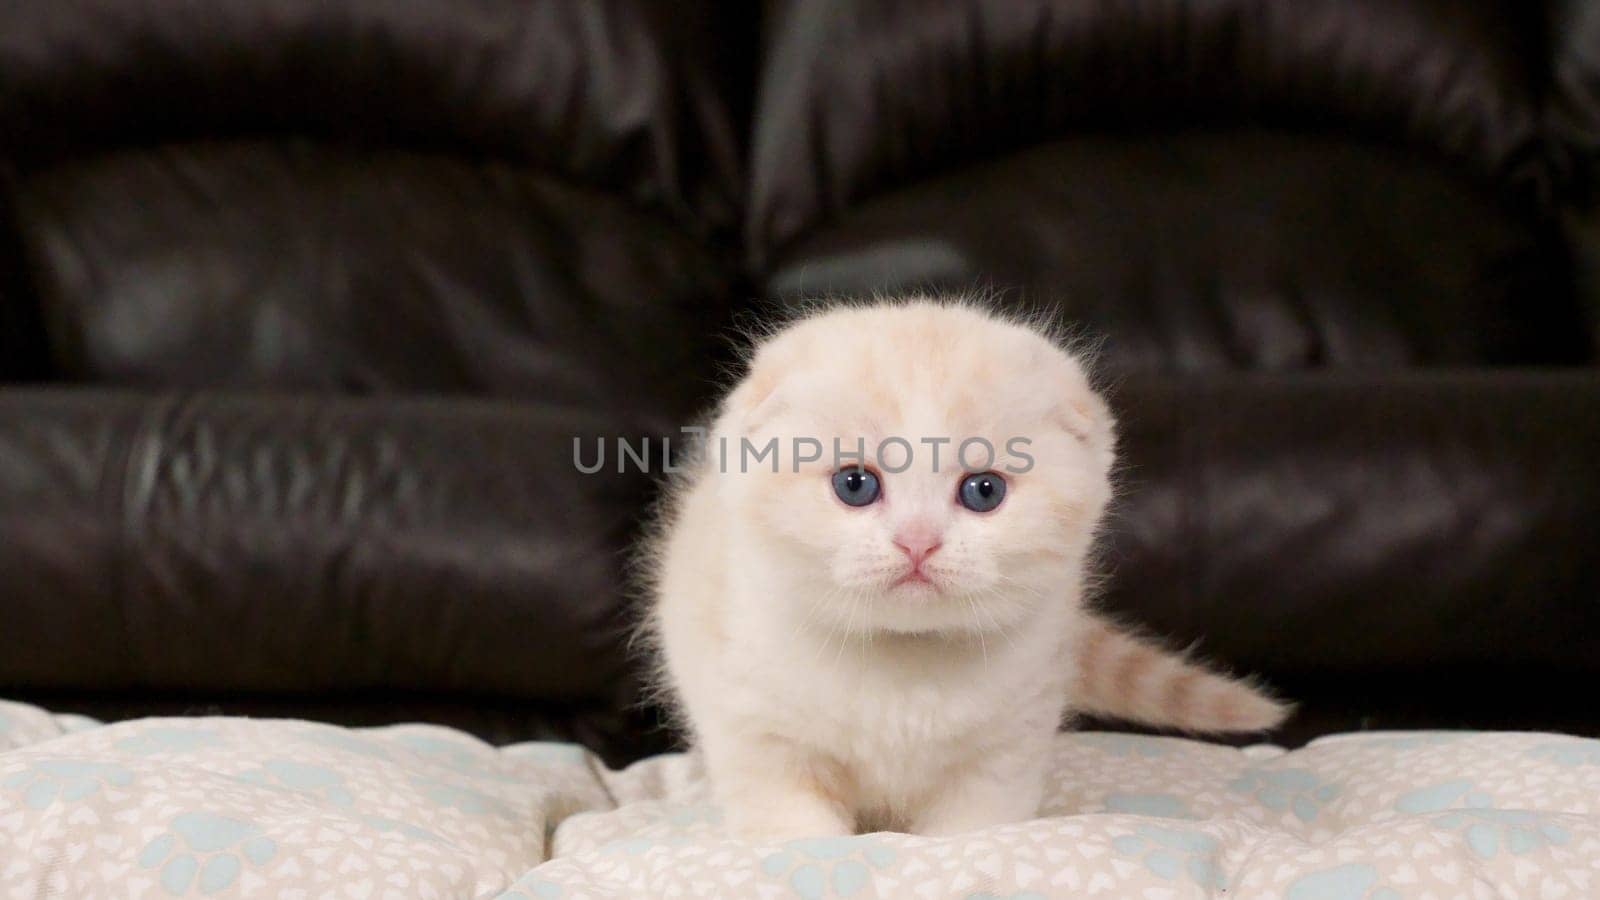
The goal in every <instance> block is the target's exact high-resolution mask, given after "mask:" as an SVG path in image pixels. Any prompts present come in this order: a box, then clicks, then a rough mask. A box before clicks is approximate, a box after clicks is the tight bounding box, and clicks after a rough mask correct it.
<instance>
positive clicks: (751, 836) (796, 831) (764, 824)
mask: <svg viewBox="0 0 1600 900" xmlns="http://www.w3.org/2000/svg"><path fill="white" fill-rule="evenodd" d="M728 830H729V831H730V832H732V834H733V836H734V837H736V838H738V839H739V840H742V841H749V842H750V843H752V844H782V843H786V842H788V841H794V840H799V839H801V838H822V837H849V836H850V835H852V834H854V833H855V827H854V824H853V823H851V822H848V821H846V820H845V819H844V818H843V817H842V816H839V815H837V814H835V813H833V812H832V811H830V810H827V809H822V808H814V809H789V810H785V811H782V812H777V811H772V810H742V811H741V810H733V811H730V814H729V816H728Z"/></svg>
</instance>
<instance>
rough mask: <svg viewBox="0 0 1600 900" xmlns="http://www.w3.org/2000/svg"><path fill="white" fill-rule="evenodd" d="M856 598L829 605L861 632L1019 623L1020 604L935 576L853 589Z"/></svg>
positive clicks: (842, 623) (985, 630) (940, 631)
mask: <svg viewBox="0 0 1600 900" xmlns="http://www.w3.org/2000/svg"><path fill="white" fill-rule="evenodd" d="M854 596H855V597H856V598H857V599H856V600H855V602H853V603H846V604H845V605H844V606H843V607H841V608H839V609H834V610H830V615H829V618H832V619H836V620H837V622H838V625H839V627H841V628H845V629H847V630H849V631H853V632H856V633H858V634H867V633H873V632H876V633H880V634H889V635H901V636H916V635H926V636H941V637H956V636H966V635H984V634H992V633H995V632H1000V631H1007V630H1010V629H1011V628H1014V627H1016V626H1017V624H1018V623H1019V616H1020V617H1021V618H1026V616H1025V615H1022V613H1023V612H1024V611H1023V610H1022V609H1021V608H1020V607H1018V606H1015V605H1011V604H1002V605H1001V608H994V606H993V604H991V603H989V602H985V601H984V600H979V599H976V598H975V597H973V596H971V595H970V594H968V593H966V592H963V591H960V590H958V589H956V588H954V587H952V586H949V585H944V584H940V583H939V582H938V581H937V580H934V581H929V580H909V581H908V580H901V581H897V582H895V583H893V584H891V585H888V586H886V587H883V588H880V589H878V590H876V591H873V592H872V593H871V594H870V595H867V596H861V595H860V594H855V595H854ZM991 597H992V595H991Z"/></svg>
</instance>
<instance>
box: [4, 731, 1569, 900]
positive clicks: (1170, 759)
mask: <svg viewBox="0 0 1600 900" xmlns="http://www.w3.org/2000/svg"><path fill="white" fill-rule="evenodd" d="M0 748H3V749H0V894H3V895H4V896H8V897H12V896H70V897H78V898H92V897H113V896H115V897H119V898H125V897H167V896H278V897H296V896H304V897H322V896H328V897H345V896H350V897H448V898H454V897H500V898H507V900H512V898H517V900H520V898H533V897H563V898H578V897H639V896H729V897H772V898H778V897H800V898H822V897H863V898H865V897H968V898H997V897H1028V898H1037V897H1079V896H1095V895H1100V896H1105V897H1148V898H1162V897H1168V898H1178V897H1286V898H1293V900H1311V898H1340V900H1343V898H1350V900H1356V898H1384V900H1397V898H1425V897H1440V898H1444V897H1477V896H1482V897H1491V896H1502V897H1504V896H1540V897H1560V896H1569V897H1585V896H1594V894H1595V891H1596V890H1600V741H1596V740H1590V739H1583V738H1573V737H1564V736H1561V735H1556V734H1539V733H1528V732H1477V733H1473V732H1383V733H1377V732H1374V733H1354V734H1344V735H1335V736H1330V737H1324V738H1321V739H1319V740H1316V741H1314V742H1312V743H1311V744H1309V745H1307V746H1306V747H1303V748H1301V749H1298V750H1293V751H1285V750H1283V749H1281V748H1278V747H1273V746H1267V745H1259V746H1254V747H1247V748H1243V749H1236V748H1231V747H1222V746H1217V745H1212V744H1207V743H1202V742H1200V741H1193V740H1184V739H1178V738H1164V737H1144V736H1131V735H1122V734H1112V733H1097V732H1090V733H1068V734H1063V735H1061V737H1060V739H1059V743H1058V744H1057V750H1056V761H1055V777H1054V778H1053V780H1052V783H1051V789H1050V791H1049V798H1048V801H1047V803H1046V808H1045V810H1044V812H1043V815H1042V816H1041V817H1040V818H1039V819H1036V820H1034V821H1031V822H1025V823H1019V824H1015V825H1009V826H1005V827H999V828H993V829H989V830H987V831H983V832H978V833H974V834H970V835H965V836H959V837H952V838H941V839H932V838H921V837H912V836H907V835H899V834H871V835H863V836H859V837H852V838H844V839H840V838H826V839H815V840H801V841H794V842H791V843H788V844H783V845H772V846H759V845H751V844H746V843H741V842H738V841H734V840H730V839H728V838H726V837H724V836H723V834H722V832H721V828H720V822H719V814H718V811H717V810H716V808H715V807H713V806H711V805H710V804H709V803H708V802H707V801H708V798H707V791H706V786H705V783H704V780H703V778H702V777H701V771H700V769H699V767H698V765H697V762H696V760H695V758H694V757H693V756H691V755H684V754H668V755H663V756H656V757H652V758H649V759H646V760H643V761H641V762H638V763H635V764H634V765H632V766H629V767H628V768H626V769H623V770H621V771H615V770H610V769H607V768H606V767H604V766H603V765H601V764H600V763H599V762H598V760H597V759H596V757H594V756H593V755H592V754H590V753H588V752H587V751H585V750H584V749H583V748H581V747H578V746H576V745H572V744H558V743H524V744H517V745H512V746H508V747H502V748H498V749H497V748H494V747H491V746H490V745H488V744H485V743H482V742H480V741H479V740H477V739H476V738H473V737H471V736H469V735H467V734H465V733H463V732H458V731H454V730H451V729H447V728H443V727H440V726H434V725H394V726H388V727H381V728H361V729H347V728H341V727H336V726H331V725H324V724H318V723H312V722H305V721H293V720H266V719H244V718H167V719H140V720H133V721H127V722H121V723H118V724H113V725H100V724H98V723H96V722H93V721H92V720H88V719H84V718H82V717H77V716H54V715H51V714H49V713H47V712H45V711H44V710H41V709H39V708H37V707H32V706H27V705H24V704H19V703H0Z"/></svg>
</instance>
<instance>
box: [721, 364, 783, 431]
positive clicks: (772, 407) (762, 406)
mask: <svg viewBox="0 0 1600 900" xmlns="http://www.w3.org/2000/svg"><path fill="white" fill-rule="evenodd" d="M782 383H783V380H782V379H781V378H780V377H779V376H778V375H777V373H776V372H774V371H772V367H771V366H763V365H752V366H751V368H750V371H749V372H748V373H747V374H746V375H745V377H744V380H743V381H740V382H739V383H738V384H737V385H735V386H734V388H733V390H732V391H730V392H729V393H728V396H727V397H726V398H725V399H724V400H723V401H722V413H721V415H720V416H719V417H718V418H719V419H720V420H721V422H722V424H723V426H724V428H725V429H727V430H730V431H734V432H738V433H742V434H748V433H749V432H751V431H754V430H755V429H757V428H759V427H761V425H763V424H764V423H765V422H766V421H767V420H769V419H771V418H772V417H773V416H774V415H776V414H777V413H778V411H779V410H781V409H783V405H784V401H783V398H782V391H781V390H780V388H781V385H782Z"/></svg>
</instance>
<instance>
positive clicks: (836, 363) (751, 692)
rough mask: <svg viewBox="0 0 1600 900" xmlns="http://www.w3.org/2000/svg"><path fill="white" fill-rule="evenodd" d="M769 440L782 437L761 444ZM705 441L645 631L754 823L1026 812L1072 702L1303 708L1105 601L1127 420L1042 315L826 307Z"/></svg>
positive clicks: (731, 397) (943, 830)
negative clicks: (1174, 644) (1099, 562)
mask: <svg viewBox="0 0 1600 900" xmlns="http://www.w3.org/2000/svg"><path fill="white" fill-rule="evenodd" d="M772 438H778V442H777V459H776V460H774V459H773V457H772V456H771V455H766V456H763V457H761V458H759V460H758V461H752V460H753V459H755V457H754V454H753V453H750V452H745V451H744V446H745V445H744V444H743V443H742V441H743V440H748V441H749V442H750V443H749V446H750V448H752V449H753V450H754V451H756V452H760V451H762V450H764V449H767V444H768V442H769V440H770V439H772ZM795 438H812V439H814V441H815V445H813V444H812V443H808V442H796V441H795ZM894 438H899V439H901V440H902V441H903V443H898V442H895V441H894V440H892V439H894ZM940 438H949V439H950V441H949V442H948V443H941V442H940V441H939V439H940ZM980 438H981V439H984V440H986V441H987V442H988V446H989V447H992V448H993V451H994V458H993V459H989V458H988V456H987V455H986V453H985V452H984V449H983V445H981V444H979V443H977V442H976V440H972V441H969V440H968V439H980ZM835 439H838V445H837V446H838V449H839V450H840V451H841V452H842V453H843V454H849V453H852V452H854V451H856V450H858V449H863V448H864V450H865V454H864V457H865V458H864V459H860V460H858V459H855V458H851V457H844V458H837V459H836V457H835V448H836V445H835ZM964 441H967V442H968V444H967V446H966V447H965V452H964V453H961V451H962V449H963V448H962V445H963V442H964ZM703 443H704V446H703V448H702V453H701V455H700V457H699V458H698V459H697V460H696V461H695V462H694V463H693V464H692V465H690V466H689V467H687V472H688V474H687V475H686V476H684V477H682V478H681V479H680V480H679V482H678V483H677V484H676V485H675V489H674V490H673V492H672V494H671V496H670V498H669V502H668V504H667V506H666V512H665V515H664V516H663V518H662V521H661V522H660V528H659V534H658V535H657V537H656V538H655V540H654V542H653V544H652V545H651V548H650V552H649V554H648V557H649V561H650V566H649V567H650V570H651V588H652V598H651V599H652V608H651V617H650V621H649V622H648V623H647V625H646V630H647V633H648V635H649V638H650V640H651V641H652V642H653V643H654V644H655V646H656V649H657V651H658V653H659V662H660V666H661V670H660V674H661V678H662V682H663V685H662V686H663V687H664V688H666V689H667V690H669V691H670V693H671V695H672V697H673V699H674V700H675V705H676V710H677V712H678V713H679V715H680V716H681V718H682V719H683V720H684V723H685V725H686V726H687V727H688V730H689V731H690V732H691V737H692V740H693V743H694V746H695V747H696V749H697V750H698V751H699V752H700V753H701V754H702V755H703V757H704V762H705V765H706V768H707V773H708V776H709V778H710V781H711V786H712V789H713V792H714V794H715V796H716V797H717V799H718V801H719V802H720V803H721V804H722V805H723V806H724V808H725V810H726V813H727V822H728V824H729V826H730V828H731V829H732V831H733V832H734V833H735V834H737V835H739V836H741V837H745V838H748V839H752V840H766V841H779V840H785V839H790V838H795V837H801V836H820V835H846V834H851V833H854V832H855V831H856V830H857V829H858V828H877V829H893V830H903V831H910V832H914V833H919V834H930V835H942V834H952V833H958V832H964V831H969V830H972V829H976V828H981V827H984V826H989V825H996V824H1000V823H1005V822H1013V821H1017V820H1021V819H1027V818H1031V817H1033V816H1034V815H1036V814H1037V813H1038V809H1039V804H1040V800H1041V796H1042V794H1043V791H1044V782H1045V776H1046V769H1047V766H1048V764H1049V758H1050V749H1051V745H1052V739H1053V737H1054V735H1055V734H1056V731H1057V729H1058V728H1059V727H1060V725H1061V723H1062V720H1063V716H1064V715H1065V714H1066V713H1068V712H1070V711H1082V712H1096V713H1104V714H1110V715H1114V716H1118V717H1122V718H1126V719H1131V720H1135V721H1140V722H1145V723H1151V724H1157V725H1171V726H1176V727H1179V728H1182V729H1186V730H1191V731H1212V730H1217V731H1255V730H1260V729H1266V728H1270V727H1272V726H1274V725H1276V724H1278V723H1279V722H1280V721H1281V720H1282V719H1283V717H1284V716H1285V714H1286V708H1285V707H1284V706H1281V705H1280V704H1278V703H1277V702H1275V701H1273V700H1272V699H1270V698H1268V697H1266V696H1264V695H1262V694H1260V693H1258V692H1256V691H1255V690H1253V689H1252V688H1250V687H1249V686H1247V685H1246V684H1244V683H1241V682H1238V681H1234V680H1230V679H1228V678H1225V677H1223V676H1221V675H1217V674H1213V673H1211V672H1208V671H1206V670H1204V669H1201V668H1197V667H1196V666H1194V665H1191V664H1190V663H1187V662H1185V661H1184V660H1183V659H1181V658H1179V657H1177V656H1174V655H1171V654H1169V653H1167V652H1166V651H1163V650H1161V649H1158V648H1157V647H1155V646H1154V645H1151V644H1148V643H1145V642H1143V641H1141V640H1139V639H1137V638H1134V637H1132V636H1130V635H1128V634H1126V633H1124V632H1122V631H1119V630H1118V629H1116V628H1115V627H1113V626H1112V625H1110V624H1108V623H1106V622H1105V621H1102V620H1101V619H1099V618H1096V617H1095V616H1094V615H1093V614H1092V613H1091V612H1089V611H1088V610H1087V609H1086V608H1085V603H1084V589H1085V588H1084V585H1085V581H1086V578H1087V573H1086V565H1087V563H1088V561H1089V554H1090V549H1091V544H1092V542H1093V539H1094V536H1095V531H1096V528H1097V526H1098V524H1099V522H1100V519H1101V516H1102V514H1103V512H1104V511H1105V508H1106V504H1107V502H1108V501H1109V500H1110V498H1111V482H1110V478H1109V473H1110V471H1111V467H1112V462H1113V458H1114V453H1113V444H1114V438H1113V423H1112V419H1111V415H1110V412H1109V411H1108V410H1107V408H1106V405H1105V404H1104V402H1102V400H1101V398H1100V397H1099V396H1097V395H1096V394H1095V392H1094V391H1093V390H1092V389H1091V387H1090V384H1089V381H1088V379H1087V377H1086V376H1085V373H1084V370H1083V368H1082V366H1081V365H1080V364H1079V362H1078V361H1077V360H1076V359H1074V358H1073V357H1072V356H1071V355H1069V354H1068V353H1067V352H1064V351H1063V350H1062V349H1060V348H1059V347H1058V346H1057V345H1056V344H1055V343H1053V342H1052V341H1051V340H1050V339H1049V338H1048V337H1047V336H1045V335H1044V334H1042V333H1041V332H1039V331H1037V330H1035V329H1033V328H1031V327H1029V326H1028V325H1026V324H1024V323H1019V322H1014V321H1009V320H1007V319H1004V318H1001V317H998V316H996V315H993V314H991V313H988V312H986V311H984V310H981V309H979V308H976V307H973V306H969V305H963V304H961V303H946V302H937V301H933V300H914V301H909V302H899V303H880V304H875V305H866V306H853V307H843V308H835V309H832V310H829V311H823V312H820V313H817V314H814V315H812V316H810V317H809V318H804V319H801V320H799V321H797V322H794V323H792V324H790V325H788V326H787V327H784V328H782V329H781V330H779V331H777V332H776V333H774V334H772V335H770V336H768V337H767V338H766V339H765V340H762V341H760V343H759V346H758V347H757V348H756V350H755V352H754V354H753V357H752V359H751V361H750V367H749V373H748V375H747V376H746V377H745V379H744V380H743V381H742V382H740V383H739V384H738V385H737V386H736V387H735V388H734V389H733V391H732V392H731V393H729V394H728V395H727V397H726V398H725V399H724V401H723V402H722V404H721V406H720V407H719V410H718V413H717V415H716V418H715V421H714V424H713V425H712V426H711V428H710V429H709V431H708V432H707V435H706V439H705V441H704V442H703ZM880 450H881V455H880ZM907 451H909V453H908V452H907ZM958 453H961V455H962V457H963V460H962V461H958V460H957V455H958ZM813 456H817V457H820V458H812V457H813ZM963 462H964V463H965V464H966V465H967V466H970V467H971V468H972V470H973V471H967V470H965V469H964V468H963ZM907 463H909V467H905V466H906V464H907ZM774 466H775V467H776V470H777V471H776V472H774V471H773V468H774ZM902 467H904V470H903V471H901V469H902Z"/></svg>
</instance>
